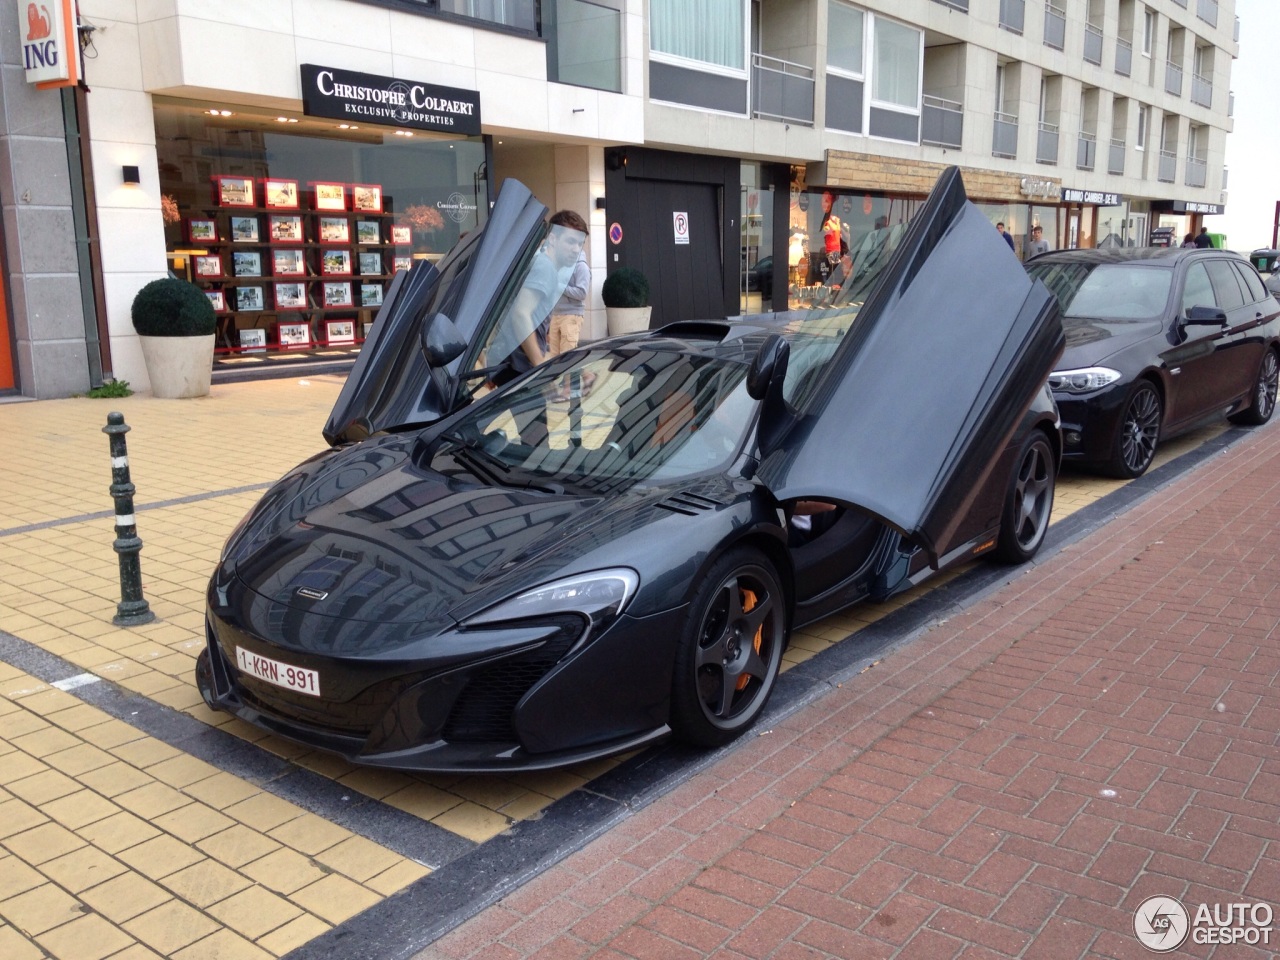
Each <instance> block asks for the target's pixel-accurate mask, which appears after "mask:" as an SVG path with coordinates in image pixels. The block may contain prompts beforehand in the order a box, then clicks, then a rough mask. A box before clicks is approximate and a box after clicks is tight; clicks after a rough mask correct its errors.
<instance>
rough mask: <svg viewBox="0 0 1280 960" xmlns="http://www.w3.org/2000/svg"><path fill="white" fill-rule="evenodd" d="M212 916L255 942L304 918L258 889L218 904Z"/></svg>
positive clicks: (287, 905)
mask: <svg viewBox="0 0 1280 960" xmlns="http://www.w3.org/2000/svg"><path fill="white" fill-rule="evenodd" d="M208 913H209V914H210V916H213V917H215V918H217V919H218V920H220V921H222V922H223V923H225V924H226V925H227V926H228V927H231V928H232V929H234V930H236V931H238V932H239V933H241V934H243V935H244V936H246V937H248V938H249V939H251V940H257V939H258V938H259V937H261V936H262V935H263V934H266V933H270V932H271V931H272V930H275V929H276V928H278V927H282V926H284V925H285V924H286V923H288V922H289V921H290V920H295V919H297V918H298V917H300V916H302V910H301V909H299V908H298V907H297V906H296V905H294V904H292V903H290V902H289V901H288V900H286V899H284V898H283V897H279V896H277V895H276V894H274V893H272V892H271V891H270V890H266V889H264V888H262V887H258V886H253V887H249V888H248V889H246V890H242V891H240V892H239V893H237V894H234V895H233V896H230V897H228V898H227V899H226V900H223V901H222V902H220V903H216V904H214V905H213V906H211V907H209V908H208Z"/></svg>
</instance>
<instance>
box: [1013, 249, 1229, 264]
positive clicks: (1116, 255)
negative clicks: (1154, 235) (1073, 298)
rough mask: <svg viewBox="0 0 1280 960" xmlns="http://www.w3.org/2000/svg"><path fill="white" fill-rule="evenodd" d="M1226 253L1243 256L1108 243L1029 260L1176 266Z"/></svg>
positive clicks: (1199, 250) (1221, 251) (1226, 251)
mask: <svg viewBox="0 0 1280 960" xmlns="http://www.w3.org/2000/svg"><path fill="white" fill-rule="evenodd" d="M1213 256H1227V257H1234V258H1236V259H1238V260H1244V257H1242V256H1240V254H1238V253H1235V252H1234V251H1231V250H1218V249H1216V248H1199V247H1196V248H1193V247H1107V248H1106V249H1091V250H1051V251H1050V252H1049V253H1042V254H1040V255H1039V256H1036V257H1032V258H1031V259H1030V260H1028V261H1027V263H1029V264H1030V263H1048V262H1052V263H1092V264H1100V263H1141V264H1147V265H1150V266H1155V267H1174V266H1177V265H1178V264H1179V263H1181V262H1182V261H1183V260H1197V259H1201V258H1204V257H1213Z"/></svg>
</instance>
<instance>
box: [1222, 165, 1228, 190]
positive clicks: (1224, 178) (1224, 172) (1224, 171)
mask: <svg viewBox="0 0 1280 960" xmlns="http://www.w3.org/2000/svg"><path fill="white" fill-rule="evenodd" d="M1222 189H1223V190H1225V189H1227V168H1226V167H1223V168H1222Z"/></svg>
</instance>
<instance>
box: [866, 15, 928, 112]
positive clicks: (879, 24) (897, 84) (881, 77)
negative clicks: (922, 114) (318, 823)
mask: <svg viewBox="0 0 1280 960" xmlns="http://www.w3.org/2000/svg"><path fill="white" fill-rule="evenodd" d="M874 29H875V45H874V52H873V60H872V73H871V98H872V99H873V100H878V101H879V102H881V103H886V104H892V105H893V106H896V107H903V108H905V109H907V110H919V109H920V65H921V57H922V47H921V41H922V38H923V34H922V33H921V32H920V31H919V30H913V29H912V28H911V27H907V26H904V25H902V24H900V23H894V22H893V21H892V20H885V19H884V18H883V17H876V18H875V28H874Z"/></svg>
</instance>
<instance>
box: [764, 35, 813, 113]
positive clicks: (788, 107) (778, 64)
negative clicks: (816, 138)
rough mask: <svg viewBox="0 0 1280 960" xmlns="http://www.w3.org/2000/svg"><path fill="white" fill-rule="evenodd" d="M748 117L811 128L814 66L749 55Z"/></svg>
mask: <svg viewBox="0 0 1280 960" xmlns="http://www.w3.org/2000/svg"><path fill="white" fill-rule="evenodd" d="M751 115H752V116H753V117H755V118H756V119H758V120H777V121H778V122H780V123H799V124H803V125H804V126H806V127H812V126H813V67H806V66H805V65H804V64H801V63H792V62H791V61H789V60H779V59H778V58H776V57H766V56H764V55H763V54H759V53H753V54H752V55H751Z"/></svg>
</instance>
